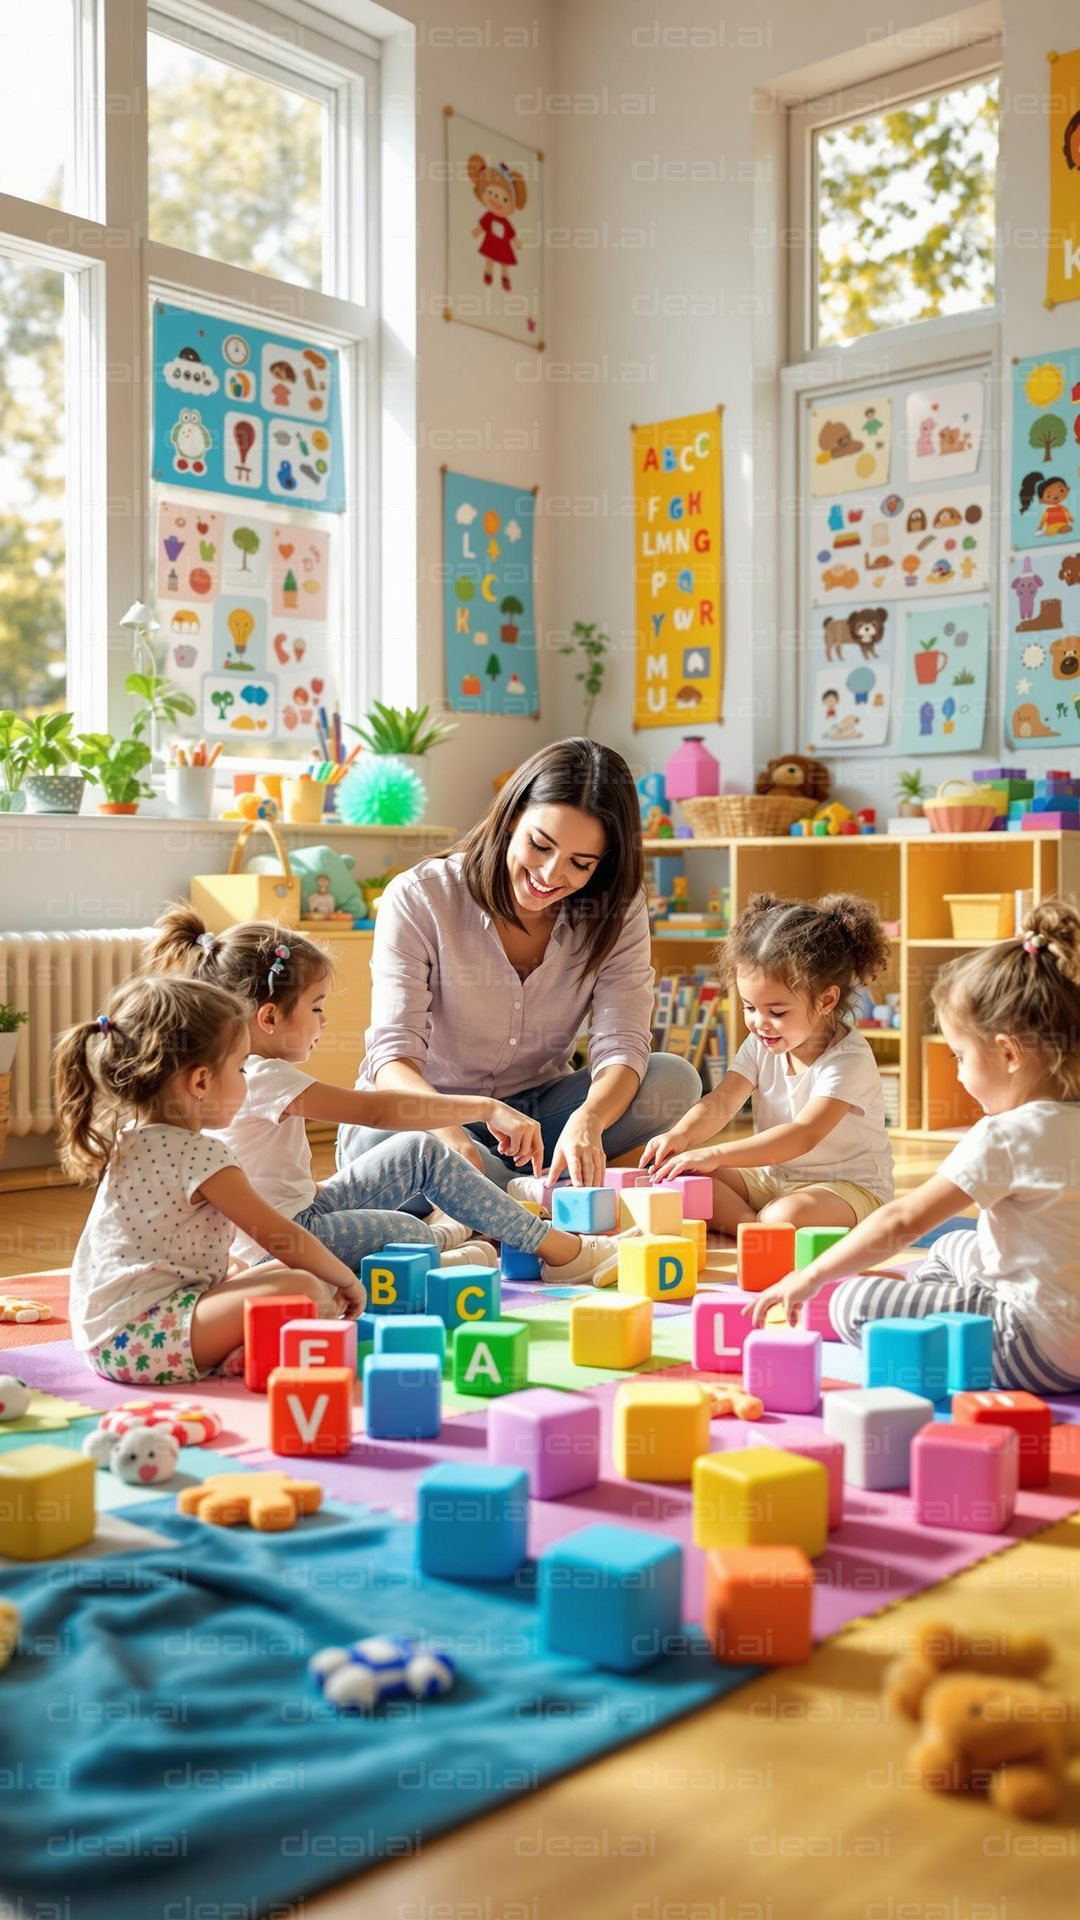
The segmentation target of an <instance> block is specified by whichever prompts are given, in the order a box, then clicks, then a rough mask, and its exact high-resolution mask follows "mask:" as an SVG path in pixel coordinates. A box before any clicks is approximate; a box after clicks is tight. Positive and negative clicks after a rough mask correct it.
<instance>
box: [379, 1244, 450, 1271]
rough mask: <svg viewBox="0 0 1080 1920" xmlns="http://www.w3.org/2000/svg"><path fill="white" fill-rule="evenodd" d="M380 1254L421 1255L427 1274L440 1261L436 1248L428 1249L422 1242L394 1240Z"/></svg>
mask: <svg viewBox="0 0 1080 1920" xmlns="http://www.w3.org/2000/svg"><path fill="white" fill-rule="evenodd" d="M382 1252H383V1253H384V1254H387V1253H409V1254H417V1253H422V1254H423V1256H424V1258H425V1260H426V1261H427V1271H428V1272H429V1273H430V1272H431V1269H432V1267H437V1266H438V1265H439V1260H440V1255H439V1249H438V1247H429V1246H427V1245H426V1244H425V1242H424V1241H422V1240H395V1241H393V1242H392V1243H391V1244H390V1245H389V1246H385V1247H383V1249H382Z"/></svg>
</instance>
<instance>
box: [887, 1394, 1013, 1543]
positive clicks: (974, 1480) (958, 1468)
mask: <svg viewBox="0 0 1080 1920" xmlns="http://www.w3.org/2000/svg"><path fill="white" fill-rule="evenodd" d="M1019 1484H1020V1448H1019V1445H1018V1442H1017V1436H1016V1432H1015V1430H1014V1429H1013V1428H1012V1427H994V1426H990V1425H989V1424H983V1423H982V1422H979V1423H978V1424H977V1425H973V1426H954V1425H953V1423H952V1422H951V1421H949V1420H935V1421H934V1422H933V1424H932V1425H931V1426H929V1427H923V1429H922V1431H921V1432H920V1433H917V1434H916V1435H915V1438H914V1440H913V1441H912V1443H911V1498H912V1503H913V1505H914V1508H915V1518H916V1519H917V1520H918V1521H919V1523H920V1525H921V1526H924V1527H958V1528H959V1529H960V1530H961V1532H963V1533H1003V1532H1004V1530H1005V1528H1006V1527H1007V1526H1008V1524H1009V1521H1010V1520H1011V1519H1012V1517H1013V1514H1014V1512H1015V1511H1016V1490H1017V1487H1018V1486H1019Z"/></svg>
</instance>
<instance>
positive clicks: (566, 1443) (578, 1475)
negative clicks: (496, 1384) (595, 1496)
mask: <svg viewBox="0 0 1080 1920" xmlns="http://www.w3.org/2000/svg"><path fill="white" fill-rule="evenodd" d="M487 1457H488V1461H489V1463H490V1464H491V1465H492V1466H499V1467H523V1468H524V1469H525V1472H526V1473H527V1474H528V1476H529V1492H530V1494H532V1496H533V1498H534V1499H536V1500H559V1499H561V1498H562V1497H563V1495H564V1494H568V1493H582V1492H584V1490H585V1489H586V1488H587V1487H595V1485H596V1482H597V1480H598V1479H599V1477H600V1408H599V1406H598V1405H597V1403H596V1401H595V1400H587V1399H586V1398H585V1396H584V1394H580V1393H561V1392H559V1391H558V1390H557V1389H556V1388H554V1387H529V1388H527V1389H526V1390H525V1391H524V1392H522V1393H510V1394H507V1396H506V1398H505V1399H504V1400H501V1401H493V1402H492V1404H491V1406H490V1407H489V1409H488V1450H487Z"/></svg>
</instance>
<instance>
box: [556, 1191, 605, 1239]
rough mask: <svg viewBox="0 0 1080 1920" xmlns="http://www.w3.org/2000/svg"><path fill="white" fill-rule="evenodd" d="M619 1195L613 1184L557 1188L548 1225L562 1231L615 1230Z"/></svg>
mask: <svg viewBox="0 0 1080 1920" xmlns="http://www.w3.org/2000/svg"><path fill="white" fill-rule="evenodd" d="M618 1218H619V1196H618V1194H617V1193H616V1192H615V1189H614V1187H556V1189H555V1192H554V1193H553V1194H552V1196H551V1224H552V1226H553V1227H561V1228H562V1231H563V1232H564V1233H614V1231H615V1228H616V1226H617V1224H618Z"/></svg>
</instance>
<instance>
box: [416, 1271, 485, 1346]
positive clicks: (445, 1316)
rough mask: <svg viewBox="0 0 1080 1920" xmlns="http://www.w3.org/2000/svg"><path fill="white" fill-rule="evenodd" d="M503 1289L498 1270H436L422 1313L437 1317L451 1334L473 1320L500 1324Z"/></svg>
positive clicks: (428, 1288) (427, 1291) (427, 1290)
mask: <svg viewBox="0 0 1080 1920" xmlns="http://www.w3.org/2000/svg"><path fill="white" fill-rule="evenodd" d="M500 1298H501V1289H500V1286H499V1276H498V1274H497V1272H496V1271H495V1268H494V1267H436V1268H435V1269H434V1270H433V1271H432V1272H431V1273H429V1274H428V1277H427V1282H426V1285H425V1288H424V1305H423V1308H422V1309H421V1308H420V1307H417V1308H416V1312H417V1313H420V1312H421V1311H422V1312H424V1313H437V1314H438V1316H439V1319H440V1320H441V1321H442V1322H443V1324H444V1326H445V1327H446V1328H447V1330H448V1332H451V1333H452V1332H453V1330H454V1328H455V1327H460V1326H463V1325H464V1324H465V1322H466V1321H469V1320H497V1319H498V1317H499V1301H500Z"/></svg>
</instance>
